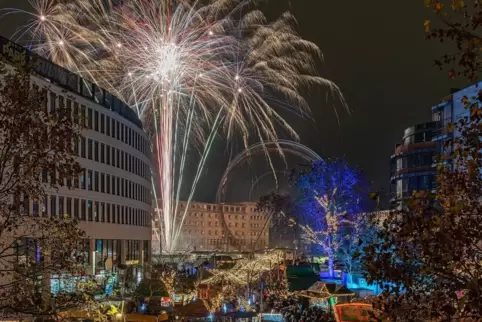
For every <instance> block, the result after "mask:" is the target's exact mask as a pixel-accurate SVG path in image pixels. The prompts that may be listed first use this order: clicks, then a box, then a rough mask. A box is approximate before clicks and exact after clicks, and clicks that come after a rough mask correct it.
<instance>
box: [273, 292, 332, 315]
mask: <svg viewBox="0 0 482 322" xmlns="http://www.w3.org/2000/svg"><path fill="white" fill-rule="evenodd" d="M267 302H268V304H269V306H270V307H271V308H272V309H273V310H274V311H276V312H279V313H281V314H282V315H283V318H284V320H285V321H286V322H318V321H320V322H325V321H326V322H334V321H335V319H334V318H333V316H332V314H331V313H329V312H327V311H326V310H325V309H323V308H321V307H316V306H311V307H310V306H309V303H308V300H307V299H306V298H303V297H301V298H299V297H297V296H295V295H290V296H288V297H279V296H277V295H270V296H268V298H267Z"/></svg>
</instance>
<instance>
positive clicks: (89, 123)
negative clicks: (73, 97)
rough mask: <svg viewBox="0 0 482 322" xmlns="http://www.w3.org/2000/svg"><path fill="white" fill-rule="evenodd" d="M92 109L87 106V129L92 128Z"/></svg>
mask: <svg viewBox="0 0 482 322" xmlns="http://www.w3.org/2000/svg"><path fill="white" fill-rule="evenodd" d="M92 119H93V117H92V109H91V108H89V109H88V110H87V127H88V128H89V130H92Z"/></svg>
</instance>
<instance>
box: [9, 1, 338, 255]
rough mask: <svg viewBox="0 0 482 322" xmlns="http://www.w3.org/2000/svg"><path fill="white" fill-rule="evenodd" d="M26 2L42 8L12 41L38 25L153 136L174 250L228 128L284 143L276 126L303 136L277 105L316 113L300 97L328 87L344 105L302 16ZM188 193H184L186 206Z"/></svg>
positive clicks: (168, 248) (53, 48) (39, 37)
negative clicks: (321, 70) (318, 62)
mask: <svg viewBox="0 0 482 322" xmlns="http://www.w3.org/2000/svg"><path fill="white" fill-rule="evenodd" d="M30 1H31V4H32V6H33V7H34V8H35V10H36V12H37V13H36V14H35V15H34V17H35V18H34V19H33V21H30V22H29V23H28V24H27V25H25V28H24V29H23V30H21V31H19V33H18V34H16V36H18V37H19V38H20V37H21V36H22V35H23V34H25V33H26V32H30V33H31V38H32V40H33V41H32V44H34V45H33V46H34V50H35V51H36V52H37V53H39V54H40V55H42V56H44V57H47V58H48V59H51V60H52V61H54V62H55V63H57V64H59V65H61V66H62V67H65V68H67V69H69V70H71V71H73V72H75V73H78V74H79V75H81V76H82V77H84V78H85V79H87V80H89V81H92V82H94V83H96V84H98V85H99V86H101V87H103V88H104V89H106V90H107V91H109V92H110V93H112V94H114V95H116V96H117V97H119V98H120V99H122V100H123V101H124V102H126V103H127V104H129V105H130V106H131V107H132V108H133V109H134V110H135V111H136V112H137V114H138V115H139V117H140V118H141V119H142V120H143V123H144V126H145V128H147V129H148V132H149V133H150V134H151V148H152V151H153V154H154V155H155V156H156V171H155V173H153V180H154V182H153V187H155V188H156V190H157V191H158V192H159V204H157V205H156V206H157V207H156V208H157V209H158V210H159V211H158V216H159V217H160V223H161V224H160V226H161V229H162V231H161V234H160V236H159V238H162V248H163V251H164V252H167V253H171V252H173V251H175V250H176V246H177V240H178V238H179V235H180V233H181V228H182V225H183V223H184V219H185V217H186V215H187V209H188V208H189V203H190V200H191V199H192V198H193V196H194V192H195V190H196V187H197V183H198V181H199V179H200V177H201V175H202V174H203V170H204V165H205V163H206V161H207V157H208V155H209V151H210V149H211V146H212V143H213V141H214V138H215V137H216V135H217V134H218V132H219V131H220V130H223V132H224V137H225V139H226V140H227V141H228V142H231V141H232V140H233V138H235V137H240V138H242V142H243V144H244V146H245V147H247V146H248V142H252V141H253V140H256V141H258V142H261V143H263V142H267V141H277V140H278V133H277V131H276V129H277V128H281V129H283V130H284V132H285V133H287V135H288V136H289V137H290V138H293V139H294V140H297V139H298V135H297V134H296V132H295V131H294V129H293V128H292V127H291V126H290V125H289V124H288V122H286V121H285V120H284V119H283V117H282V116H281V115H279V114H278V112H277V109H274V108H273V107H274V106H275V105H279V106H280V107H281V108H282V109H285V110H286V109H287V110H291V111H293V112H294V113H295V114H298V115H309V114H310V111H309V108H308V104H307V102H306V101H305V99H304V98H303V97H302V96H301V94H300V90H301V89H302V88H304V87H305V86H306V85H320V86H324V87H327V88H329V90H330V91H331V93H332V94H334V95H335V96H336V97H337V98H339V99H340V100H341V101H342V102H343V98H342V96H341V94H340V92H339V90H338V88H337V87H336V85H334V84H333V83H332V82H330V81H328V80H326V79H324V78H322V77H319V76H317V75H316V74H315V72H314V66H315V59H316V58H317V57H319V56H321V53H320V50H319V48H318V47H317V46H316V45H314V44H313V43H311V42H308V41H306V40H303V39H301V38H300V37H299V36H298V35H297V33H296V32H295V31H294V30H295V29H296V28H294V26H295V19H294V17H293V16H292V15H291V14H290V13H285V14H283V15H281V16H280V17H279V19H278V20H276V21H274V22H271V23H268V22H267V19H266V18H265V17H264V15H263V14H262V13H261V12H260V11H257V10H254V11H252V8H254V7H255V6H254V5H255V4H256V2H257V0H213V1H210V2H209V4H206V5H203V4H201V2H198V1H185V0H169V1H167V0H166V1H145V0H126V1H123V2H122V3H119V1H114V0H71V1H56V0H30ZM5 10H11V11H12V9H3V10H2V9H0V11H5ZM13 11H15V12H23V13H26V12H24V11H21V10H13ZM27 14H30V13H27ZM30 15H32V14H30ZM45 17H49V18H48V19H46V18H45ZM52 39H65V41H63V42H62V44H60V43H58V44H57V43H53V42H52V41H51V40H52ZM63 43H67V44H68V46H65V45H63ZM59 45H60V46H59ZM239 75H242V76H243V77H242V82H240V81H239V79H240V77H239ZM126 76H129V77H126ZM168 93H169V94H170V95H166V94H168ZM167 96H169V97H167ZM280 97H281V99H280ZM194 151H201V152H200V155H199V162H197V164H198V166H197V169H196V172H195V174H194V177H193V178H190V179H189V181H188V182H187V183H186V182H185V181H186V173H185V171H184V168H185V166H186V163H187V160H188V155H189V157H190V158H191V154H190V153H194ZM280 154H282V151H281V149H280ZM184 186H187V191H188V192H187V196H182V195H181V191H182V190H183V189H184V188H185V187H184ZM181 197H182V198H181ZM181 199H185V200H187V204H186V206H185V207H184V208H183V209H181V208H180V207H179V201H180V200H181ZM155 200H156V202H157V200H158V198H157V194H156V196H155Z"/></svg>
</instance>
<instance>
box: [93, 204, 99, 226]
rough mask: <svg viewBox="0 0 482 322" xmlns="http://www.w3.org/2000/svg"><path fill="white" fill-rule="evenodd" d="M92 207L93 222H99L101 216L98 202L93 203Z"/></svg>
mask: <svg viewBox="0 0 482 322" xmlns="http://www.w3.org/2000/svg"><path fill="white" fill-rule="evenodd" d="M93 205H94V220H95V221H97V222H99V218H100V216H101V213H100V208H99V202H98V201H94V203H93Z"/></svg>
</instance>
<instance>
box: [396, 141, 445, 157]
mask: <svg viewBox="0 0 482 322" xmlns="http://www.w3.org/2000/svg"><path fill="white" fill-rule="evenodd" d="M436 146H437V143H436V142H432V141H429V142H420V143H414V144H409V145H400V146H398V147H397V148H396V149H395V153H394V155H393V156H392V158H393V157H394V156H396V155H399V154H403V153H408V152H409V151H415V150H422V149H430V148H436Z"/></svg>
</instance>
